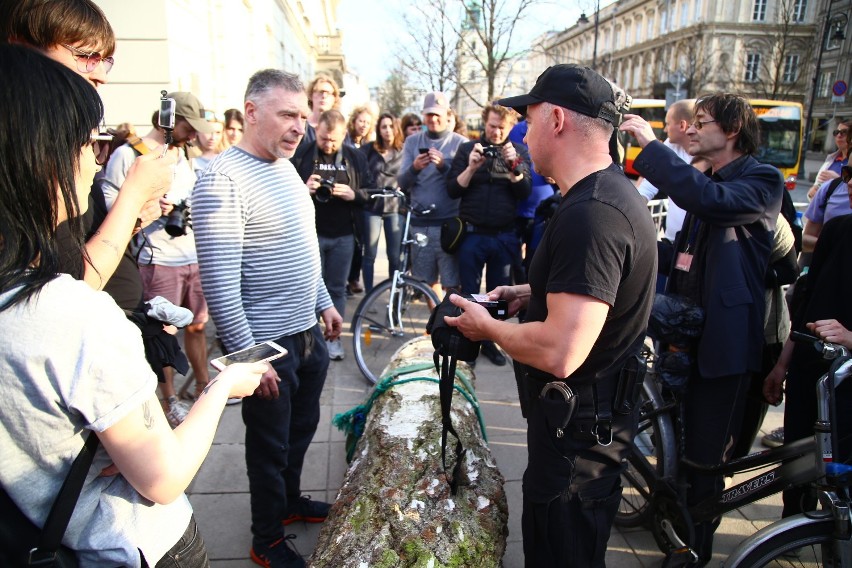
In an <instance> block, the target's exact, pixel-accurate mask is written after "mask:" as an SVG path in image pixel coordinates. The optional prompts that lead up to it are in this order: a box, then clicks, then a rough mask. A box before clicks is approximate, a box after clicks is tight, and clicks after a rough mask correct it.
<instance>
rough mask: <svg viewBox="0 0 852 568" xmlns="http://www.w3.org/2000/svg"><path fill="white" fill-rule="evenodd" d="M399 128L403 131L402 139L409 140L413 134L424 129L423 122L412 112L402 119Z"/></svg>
mask: <svg viewBox="0 0 852 568" xmlns="http://www.w3.org/2000/svg"><path fill="white" fill-rule="evenodd" d="M399 127H400V129H402V137H403V138H408V137H409V136H411V135H412V134H417V133H418V132H420V129H421V128H422V127H423V122H422V121H421V120H420V117H419V116H418V115H417V114H415V113H413V112H410V113H408V114H406V115H404V116H403V117H402V118H401V119H400V125H399Z"/></svg>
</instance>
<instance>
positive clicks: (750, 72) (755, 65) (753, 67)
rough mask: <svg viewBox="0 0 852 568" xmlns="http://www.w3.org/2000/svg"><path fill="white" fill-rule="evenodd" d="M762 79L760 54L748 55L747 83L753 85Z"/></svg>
mask: <svg viewBox="0 0 852 568" xmlns="http://www.w3.org/2000/svg"><path fill="white" fill-rule="evenodd" d="M759 78H760V54H759V53H749V54H747V55H746V65H745V76H744V77H743V79H744V80H745V81H746V82H747V83H753V82H755V81H757V80H759Z"/></svg>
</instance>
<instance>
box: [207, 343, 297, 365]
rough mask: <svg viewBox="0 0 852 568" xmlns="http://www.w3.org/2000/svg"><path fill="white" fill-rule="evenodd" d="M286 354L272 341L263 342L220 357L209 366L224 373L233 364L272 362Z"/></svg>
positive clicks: (285, 351) (284, 350)
mask: <svg viewBox="0 0 852 568" xmlns="http://www.w3.org/2000/svg"><path fill="white" fill-rule="evenodd" d="M286 354H287V350H286V349H284V348H283V347H281V346H280V345H278V344H277V343H275V342H274V341H264V342H263V343H258V344H257V345H255V346H254V347H248V348H246V349H241V350H240V351H235V352H234V353H228V354H227V355H222V356H221V357H217V358H216V359H213V360H211V361H210V364H211V365H212V366H213V367H214V368H216V369H219V370H220V371H224V370H225V367H227V366H228V365H233V364H234V363H260V362H265V361H273V360H275V359H278V358H279V357H283V356H284V355H286Z"/></svg>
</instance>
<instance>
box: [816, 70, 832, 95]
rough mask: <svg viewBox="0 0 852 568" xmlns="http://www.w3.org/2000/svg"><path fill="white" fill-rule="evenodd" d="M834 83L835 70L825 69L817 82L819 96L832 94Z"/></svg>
mask: <svg viewBox="0 0 852 568" xmlns="http://www.w3.org/2000/svg"><path fill="white" fill-rule="evenodd" d="M833 84H834V72H833V71H823V72H822V73H820V74H819V81H818V82H817V97H820V98H825V97H829V96H831V87H832V85H833Z"/></svg>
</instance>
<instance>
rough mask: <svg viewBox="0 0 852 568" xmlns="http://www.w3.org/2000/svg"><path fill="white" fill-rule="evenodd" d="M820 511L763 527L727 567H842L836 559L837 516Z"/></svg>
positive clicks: (740, 548)
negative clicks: (834, 551)
mask: <svg viewBox="0 0 852 568" xmlns="http://www.w3.org/2000/svg"><path fill="white" fill-rule="evenodd" d="M817 514H818V515H820V516H819V517H818V518H809V517H806V516H805V515H796V516H794V517H788V518H787V519H784V520H782V521H779V522H777V523H774V524H771V525H769V526H768V527H765V528H763V529H761V530H760V531H758V532H757V533H755V534H754V535H752V536H751V537H750V538H749V539H748V540H746V541H745V542H743V543H742V544H741V545H740V546H739V547H738V548H737V549H736V550H735V551H734V552H733V554H731V556H730V557H728V560H727V561H726V562H725V567H726V568H760V567H763V566H767V567H782V566H783V567H788V566H789V567H793V566H797V567H798V566H806V567H817V566H839V565H840V564H839V561H837V562H835V561H834V560H833V557H834V554H833V546H834V540H833V537H832V533H833V530H834V519H833V518H832V517H831V515H829V514H828V513H824V512H822V511H821V512H819V513H817ZM812 516H813V515H812Z"/></svg>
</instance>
